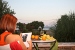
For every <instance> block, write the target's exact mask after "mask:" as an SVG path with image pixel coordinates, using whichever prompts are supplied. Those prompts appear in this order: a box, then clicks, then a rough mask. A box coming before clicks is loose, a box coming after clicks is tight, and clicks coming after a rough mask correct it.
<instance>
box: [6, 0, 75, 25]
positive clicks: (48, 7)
mask: <svg viewBox="0 0 75 50" xmlns="http://www.w3.org/2000/svg"><path fill="white" fill-rule="evenodd" d="M6 1H7V2H8V4H9V6H11V9H14V11H15V12H16V14H15V16H16V17H17V18H18V21H20V22H24V23H30V22H32V21H42V22H44V24H45V25H52V24H53V23H54V22H55V21H56V20H57V19H59V18H60V17H61V15H64V14H68V13H69V12H73V11H74V12H75V0H6Z"/></svg>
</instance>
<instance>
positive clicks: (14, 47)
mask: <svg viewBox="0 0 75 50" xmlns="http://www.w3.org/2000/svg"><path fill="white" fill-rule="evenodd" d="M9 34H11V33H10V32H4V33H2V34H1V35H0V50H22V47H21V45H20V44H19V42H18V41H14V42H11V43H10V44H6V42H5V38H6V37H7V36H8V35H9Z"/></svg>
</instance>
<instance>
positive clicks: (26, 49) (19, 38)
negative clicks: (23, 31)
mask: <svg viewBox="0 0 75 50" xmlns="http://www.w3.org/2000/svg"><path fill="white" fill-rule="evenodd" d="M18 41H19V42H20V45H21V46H22V49H23V50H32V41H28V44H29V47H28V48H27V47H26V46H25V44H24V43H23V40H22V38H21V36H18Z"/></svg>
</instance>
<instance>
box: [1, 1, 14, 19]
mask: <svg viewBox="0 0 75 50" xmlns="http://www.w3.org/2000/svg"><path fill="white" fill-rule="evenodd" d="M6 13H10V14H15V12H14V10H11V9H10V6H9V5H8V2H6V1H3V0H0V18H1V17H2V15H3V14H6Z"/></svg>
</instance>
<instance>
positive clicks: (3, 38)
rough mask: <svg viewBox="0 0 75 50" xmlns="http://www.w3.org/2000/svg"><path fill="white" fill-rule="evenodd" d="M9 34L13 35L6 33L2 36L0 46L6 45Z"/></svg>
mask: <svg viewBox="0 0 75 50" xmlns="http://www.w3.org/2000/svg"><path fill="white" fill-rule="evenodd" d="M9 34H11V33H10V32H6V31H5V32H3V33H2V34H1V35H0V46H3V45H6V42H5V38H6V36H7V35H9Z"/></svg>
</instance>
